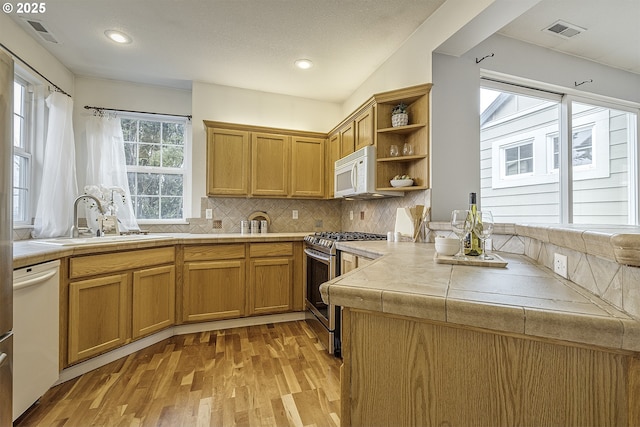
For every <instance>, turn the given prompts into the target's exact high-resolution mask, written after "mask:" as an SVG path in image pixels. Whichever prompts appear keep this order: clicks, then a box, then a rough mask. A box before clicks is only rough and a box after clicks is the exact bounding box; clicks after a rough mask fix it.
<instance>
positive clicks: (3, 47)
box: [0, 43, 71, 98]
mask: <svg viewBox="0 0 640 427" xmlns="http://www.w3.org/2000/svg"><path fill="white" fill-rule="evenodd" d="M0 47H1V48H2V49H4V50H6V51H7V52H9V54H10V55H11V56H13V57H14V58H16V59H17V60H18V61H20V62H22V63H23V64H24V65H26V66H27V67H29V68H30V69H31V71H33V72H34V73H36V74H37V75H39V76H40V77H42V78H43V79H45V80H46V81H47V82H48V83H49V84H50V85H51V86H53V87H54V88H55V90H56V91H57V92H60V93H63V94H65V95H67V96H68V97H69V98H71V95H69V94H68V93H67V92H65V91H64V90H62V88H60V86H58V85H57V84H55V83H54V82H52V81H51V80H49V79H48V78H46V77H45V76H44V74H42V73H41V72H40V71H38V70H36V69H35V68H33V67H32V66H31V64H29V63H28V62H27V61H25V60H24V59H22V58H20V57H19V56H18V55H16V54H15V53H13V51H12V50H11V49H9V48H8V47H6V46H5V45H4V44H2V43H0Z"/></svg>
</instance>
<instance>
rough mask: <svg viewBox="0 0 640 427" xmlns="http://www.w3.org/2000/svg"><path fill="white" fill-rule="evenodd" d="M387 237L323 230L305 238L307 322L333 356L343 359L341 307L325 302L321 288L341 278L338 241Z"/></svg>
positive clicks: (383, 236)
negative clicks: (338, 277) (330, 281)
mask: <svg viewBox="0 0 640 427" xmlns="http://www.w3.org/2000/svg"><path fill="white" fill-rule="evenodd" d="M386 239H387V236H386V235H384V234H373V233H361V232H329V231H322V232H317V233H315V234H311V235H309V236H305V238H304V241H305V248H304V252H305V263H306V271H307V278H306V281H307V283H306V285H307V297H306V307H307V315H306V319H307V323H308V324H309V325H310V326H311V327H312V329H313V330H314V331H315V333H316V334H317V335H318V338H319V339H320V341H321V342H322V344H323V345H324V346H325V347H326V348H327V350H328V351H329V353H331V354H334V355H336V356H340V351H341V345H340V344H341V341H340V307H339V306H334V305H327V304H325V303H324V302H323V301H322V296H321V295H320V285H321V284H323V283H324V282H327V281H329V280H331V279H333V278H335V277H336V276H339V275H340V251H338V250H337V249H336V243H337V242H347V241H355V240H386Z"/></svg>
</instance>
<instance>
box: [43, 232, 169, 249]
mask: <svg viewBox="0 0 640 427" xmlns="http://www.w3.org/2000/svg"><path fill="white" fill-rule="evenodd" d="M170 238H171V236H163V235H160V234H127V235H123V236H103V237H58V238H54V239H41V240H32V242H34V243H42V244H45V245H55V246H78V245H99V244H102V243H119V242H131V241H136V242H137V241H141V240H154V239H170Z"/></svg>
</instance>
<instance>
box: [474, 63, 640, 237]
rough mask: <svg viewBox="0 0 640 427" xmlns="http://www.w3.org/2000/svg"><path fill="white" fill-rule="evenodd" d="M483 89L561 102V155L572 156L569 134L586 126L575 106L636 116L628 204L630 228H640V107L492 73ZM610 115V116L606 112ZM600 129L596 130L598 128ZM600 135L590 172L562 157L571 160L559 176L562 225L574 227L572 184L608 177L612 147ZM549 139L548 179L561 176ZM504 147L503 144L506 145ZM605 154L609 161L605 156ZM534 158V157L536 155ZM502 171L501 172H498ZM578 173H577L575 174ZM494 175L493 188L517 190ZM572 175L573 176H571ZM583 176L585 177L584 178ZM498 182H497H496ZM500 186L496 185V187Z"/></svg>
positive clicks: (629, 128) (630, 128) (484, 73)
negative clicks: (599, 108) (639, 139)
mask: <svg viewBox="0 0 640 427" xmlns="http://www.w3.org/2000/svg"><path fill="white" fill-rule="evenodd" d="M480 78H481V80H480V85H479V87H480V89H483V88H488V89H493V90H499V91H503V92H511V93H514V94H521V95H532V96H536V97H539V98H548V99H556V100H560V108H561V109H560V116H559V121H560V126H559V128H560V129H559V133H560V135H562V136H564V138H562V139H561V141H560V142H561V147H560V150H561V153H562V152H564V153H572V152H573V149H572V144H571V142H572V141H569V139H571V138H570V137H569V135H570V132H571V131H572V130H574V128H580V127H582V126H583V125H584V124H585V123H583V122H580V120H575V119H574V117H573V114H572V107H573V104H574V103H581V104H587V105H589V106H593V107H602V108H605V109H607V110H617V111H621V112H625V113H630V114H632V115H635V120H633V119H630V118H629V115H627V120H628V125H627V133H628V134H627V138H628V139H627V140H628V141H636V143H635V144H627V145H628V152H627V156H628V162H629V171H628V174H629V179H628V183H629V184H628V186H627V191H628V200H629V219H628V224H630V225H640V170H639V168H640V148H639V147H638V145H639V144H640V141H638V128H640V104H639V103H636V102H631V101H625V100H622V99H614V98H610V97H606V96H601V95H597V94H585V93H584V92H581V91H577V90H575V89H572V88H566V87H560V86H556V85H550V84H545V83H541V82H537V81H531V80H528V79H525V78H519V77H515V76H507V75H504V74H501V73H495V72H492V71H489V70H482V72H481V75H480ZM607 114H608V112H607ZM576 121H577V122H580V123H579V124H577V125H576V124H575V122H576ZM596 127H597V126H596ZM608 131H609V123H608V122H607V125H606V132H608ZM599 133H600V132H599V131H596V132H594V135H593V138H594V139H593V142H592V147H593V148H595V149H593V154H592V155H593V158H594V163H596V167H595V168H591V169H590V170H581V168H583V167H582V166H578V167H573V164H572V163H573V161H572V157H573V156H567V155H566V154H565V155H564V156H563V155H562V154H561V156H560V161H561V162H562V161H565V159H566V158H567V157H571V160H569V161H568V162H567V163H568V164H569V166H568V167H565V168H564V171H563V172H562V173H561V174H560V177H559V179H560V182H559V184H560V222H561V223H573V181H574V180H575V181H577V180H581V179H591V178H597V177H599V175H604V174H605V172H603V171H606V174H608V173H609V167H610V165H609V144H602V143H601V144H598V143H597V141H598V140H599V139H600V137H599V136H598V134H599ZM518 139H520V140H522V139H524V138H523V136H522V135H520V136H519V137H518ZM548 142H549V139H547V143H546V147H547V148H546V151H547V162H546V163H547V169H548V171H549V172H550V173H549V177H551V176H552V175H553V173H552V172H554V173H555V175H558V174H559V171H558V169H555V171H554V170H553V168H552V166H553V147H552V146H551V149H549V147H550V146H549V143H548ZM503 143H504V141H503ZM496 145H497V143H496V141H494V142H493V150H492V157H493V158H494V160H493V168H494V170H496V169H495V167H496V162H495V155H496V148H499V145H498V147H496ZM604 153H606V157H604V156H603V154H604ZM534 158H535V154H534ZM498 170H500V171H501V174H502V169H498ZM574 170H575V173H573V171H574ZM572 173H573V174H572ZM495 175H497V174H492V178H493V179H492V186H493V188H504V187H507V186H515V185H517V184H515V185H514V183H508V184H507V183H504V182H505V181H502V182H503V183H504V184H503V185H500V181H501V180H496V177H495ZM572 175H573V176H572ZM581 175H582V176H581ZM589 175H590V176H589ZM496 181H497V182H496ZM496 184H497V185H496ZM520 185H528V184H527V183H524V182H523V183H521V184H520Z"/></svg>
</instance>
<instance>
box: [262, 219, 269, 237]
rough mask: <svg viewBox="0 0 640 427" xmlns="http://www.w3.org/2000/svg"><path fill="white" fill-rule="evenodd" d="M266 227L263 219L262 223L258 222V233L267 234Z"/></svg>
mask: <svg viewBox="0 0 640 427" xmlns="http://www.w3.org/2000/svg"><path fill="white" fill-rule="evenodd" d="M267 227H268V226H267V221H266V220H264V219H263V220H262V221H260V232H261V233H262V234H267Z"/></svg>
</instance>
